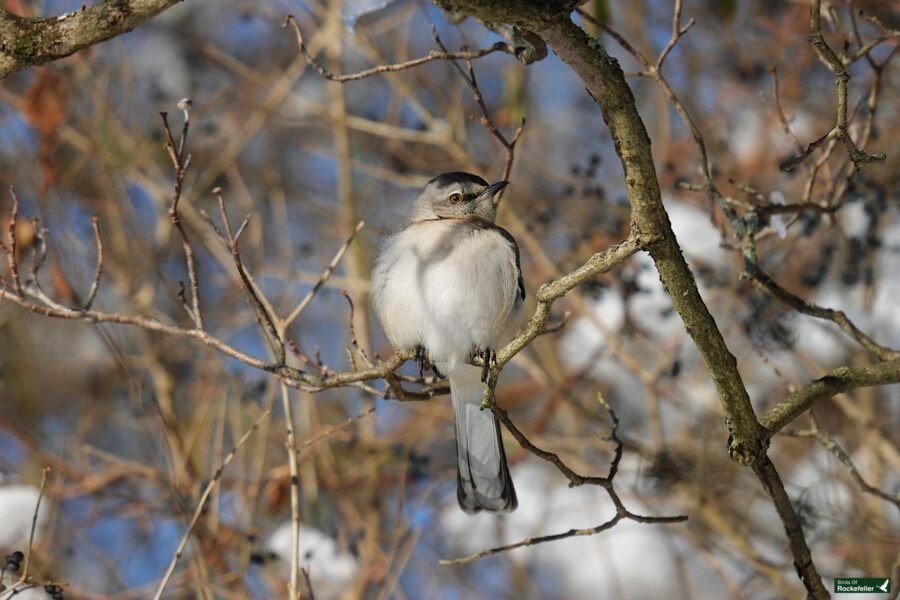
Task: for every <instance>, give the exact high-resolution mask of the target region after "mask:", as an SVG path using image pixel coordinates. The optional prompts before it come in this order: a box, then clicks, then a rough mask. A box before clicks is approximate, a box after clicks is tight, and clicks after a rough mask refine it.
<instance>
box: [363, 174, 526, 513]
mask: <svg viewBox="0 0 900 600" xmlns="http://www.w3.org/2000/svg"><path fill="white" fill-rule="evenodd" d="M508 183H509V182H508V181H498V182H497V183H492V184H488V183H487V181H485V180H484V179H482V178H481V177H479V176H477V175H473V174H471V173H463V172H451V173H444V174H441V175H438V176H437V177H435V178H434V179H432V180H430V181H429V182H428V184H427V185H426V186H425V188H424V190H423V191H422V193H421V194H420V195H419V196H418V198H417V199H416V200H415V202H414V203H413V205H412V209H411V210H410V212H409V221H408V223H407V224H406V226H405V227H404V228H403V229H402V230H401V231H399V232H398V233H396V234H394V235H393V236H391V237H389V238H388V239H387V240H386V241H385V243H384V246H383V247H382V250H381V252H380V254H379V255H378V258H377V259H376V261H375V265H374V268H373V271H372V303H373V306H374V309H375V312H376V314H377V316H378V318H379V320H380V321H381V325H382V328H383V329H384V332H385V334H386V335H387V337H388V339H389V341H390V342H391V343H392V344H393V345H394V347H395V348H396V349H398V350H416V352H417V355H418V356H419V357H422V356H425V357H427V361H428V362H429V363H430V364H432V365H433V366H434V368H435V372H436V374H438V375H446V377H447V378H448V379H449V382H450V395H451V399H452V403H453V412H454V429H455V432H456V446H457V467H458V468H457V494H456V496H457V500H458V501H459V505H460V507H461V508H462V509H463V510H464V511H465V512H467V513H470V514H474V513H477V512H480V511H482V510H484V511H488V512H510V511H513V510H515V508H516V507H517V506H518V500H517V499H516V491H515V487H514V486H513V482H512V479H511V478H510V475H509V468H508V466H507V462H506V453H505V451H504V449H503V439H502V437H501V434H500V423H499V421H498V420H497V417H496V415H495V414H494V413H493V412H492V411H491V410H489V409H482V406H481V399H482V395H483V393H484V389H485V381H486V376H487V373H488V366H489V364H490V362H491V361H492V360H496V351H495V349H496V348H498V347H500V346H501V344H505V343H507V342H508V341H509V340H511V339H512V338H513V337H514V335H515V333H516V332H517V330H518V326H519V322H520V314H521V309H522V304H523V302H524V300H525V284H524V281H523V278H522V268H521V263H520V258H519V246H518V244H517V243H516V240H515V238H513V236H512V235H511V234H510V233H509V232H508V231H506V230H505V229H503V228H502V227H500V226H498V225H496V224H495V223H494V220H495V218H496V203H495V202H494V198H495V196H496V195H497V193H498V192H499V191H500V190H502V189H503V188H505V187H506V186H507V184H508ZM474 356H480V357H481V359H482V361H483V363H482V364H483V367H482V368H479V367H477V366H474V365H473V364H471V361H472V358H473V357H474ZM420 364H422V363H420Z"/></svg>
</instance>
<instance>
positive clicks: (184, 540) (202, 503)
mask: <svg viewBox="0 0 900 600" xmlns="http://www.w3.org/2000/svg"><path fill="white" fill-rule="evenodd" d="M271 412H272V411H271V410H267V411H265V412H264V413H263V414H262V415H260V417H259V418H258V419H257V420H256V422H255V423H254V424H253V426H251V427H250V429H248V430H247V431H246V432H245V433H244V435H242V436H241V439H239V440H238V442H237V444H235V445H234V447H233V448H232V449H231V451H230V452H229V453H228V454H227V455H226V456H225V458H224V460H223V461H222V464H221V465H219V467H218V468H217V469H216V471H215V473H213V476H212V478H211V479H210V480H209V483H207V484H206V487H205V488H204V489H203V493H202V494H200V499H199V500H198V501H197V507H196V508H195V509H194V515H193V517H191V520H190V522H189V523H188V527H187V530H186V531H185V532H184V535H183V536H182V537H181V542H179V544H178V548H177V549H176V550H175V554H174V555H172V561H171V562H170V563H169V568H168V569H166V574H165V575H164V576H163V578H162V581H160V583H159V587H158V588H157V590H156V594H155V595H154V596H153V598H154V600H159V599H160V598H162V594H163V591H165V589H166V585H168V583H169V579H171V577H172V574H173V573H174V572H175V566H176V565H177V564H178V561H179V560H180V559H181V556H182V555H183V554H184V549H185V548H186V547H187V544H188V540H190V537H191V532H192V531H193V530H194V526H195V525H196V524H197V521H198V520H199V519H200V516H201V515H202V514H203V512H204V508H205V507H206V502H207V500H208V499H209V496H210V494H211V493H212V491H213V490H214V489H215V487H216V485H218V483H219V480H220V479H221V478H222V473H223V472H224V471H225V467H227V466H228V465H229V464H230V463H231V461H232V460H233V459H234V457H235V456H236V455H237V452H238V450H240V449H241V446H243V445H244V442H246V441H247V440H248V439H250V436H251V435H253V432H255V431H256V430H257V428H259V426H260V424H262V422H263V421H264V420H265V419H266V418H267V417H268V416H269V414H271Z"/></svg>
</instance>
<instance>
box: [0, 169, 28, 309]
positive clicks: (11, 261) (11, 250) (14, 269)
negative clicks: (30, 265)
mask: <svg viewBox="0 0 900 600" xmlns="http://www.w3.org/2000/svg"><path fill="white" fill-rule="evenodd" d="M9 193H10V195H11V196H12V209H11V210H10V215H9V229H8V230H7V235H8V238H9V246H8V247H7V246H6V245H3V246H2V247H0V249H2V250H3V252H4V253H5V254H6V262H7V264H8V265H9V278H10V279H12V285H13V289H14V290H15V292H16V295H17V296H18V297H19V298H24V297H25V294H24V292H23V291H22V282H21V281H20V280H19V261H18V258H17V257H16V252H17V248H16V226H17V224H18V220H19V197H18V196H17V195H16V189H15V188H14V187H12V186H9Z"/></svg>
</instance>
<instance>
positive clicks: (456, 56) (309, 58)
mask: <svg viewBox="0 0 900 600" xmlns="http://www.w3.org/2000/svg"><path fill="white" fill-rule="evenodd" d="M288 25H291V26H292V27H293V28H294V31H295V32H296V34H297V45H298V46H299V48H300V52H301V53H302V54H303V58H305V59H306V62H307V63H309V65H310V66H311V67H312V68H314V69H315V70H316V71H318V72H319V74H320V75H321V76H322V77H324V78H325V79H328V80H329V81H336V82H338V83H345V82H347V81H357V80H359V79H364V78H366V77H370V76H372V75H377V74H378V73H389V72H394V71H403V70H405V69H411V68H413V67H417V66H419V65H421V64H424V63H427V62H431V61H433V60H471V59H475V58H481V57H482V56H487V55H488V54H493V53H494V52H505V53H507V54H514V52H513V49H512V48H511V47H510V45H509V44H506V43H504V42H497V43H496V44H494V45H493V46H491V47H490V48H484V49H483V50H474V51H471V52H468V51H467V52H436V51H434V50H431V51H430V52H429V53H428V54H427V55H425V56H423V57H421V58H416V59H413V60H408V61H406V62H402V63H397V64H392V65H378V66H377V67H372V68H370V69H365V70H364V71H360V72H358V73H350V74H346V75H336V74H334V73H332V72H331V71H329V70H328V69H326V68H325V67H323V66H322V65H321V64H319V62H318V61H316V59H315V58H314V57H313V55H312V54H310V52H309V50H307V49H306V45H305V44H304V43H303V34H302V33H301V32H300V25H299V24H298V23H297V20H296V19H295V18H294V16H293V15H288V16H287V17H285V19H284V23H282V27H287V26H288Z"/></svg>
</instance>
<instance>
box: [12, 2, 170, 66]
mask: <svg viewBox="0 0 900 600" xmlns="http://www.w3.org/2000/svg"><path fill="white" fill-rule="evenodd" d="M178 2H181V0H105V1H104V2H101V3H100V4H97V5H95V6H91V7H84V6H83V7H82V8H81V10H78V11H75V12H70V13H65V14H63V15H60V16H58V17H20V16H18V15H14V14H12V13H11V12H9V11H8V10H6V9H3V8H0V79H2V78H4V77H6V76H7V75H10V74H11V73H15V72H16V71H21V70H22V69H26V68H28V67H33V66H36V65H42V64H45V63H48V62H50V61H54V60H57V59H59V58H63V57H66V56H69V55H71V54H74V53H75V52H78V51H79V50H81V49H83V48H87V47H88V46H93V45H94V44H98V43H100V42H104V41H106V40H108V39H111V38H114V37H116V36H117V35H121V34H123V33H126V32H128V31H131V30H132V29H134V28H135V27H137V26H138V25H140V24H141V23H143V22H144V21H148V20H150V19H152V18H153V17H155V16H156V15H158V14H159V13H161V12H163V11H164V10H166V9H167V8H169V7H170V6H172V5H174V4H177V3H178Z"/></svg>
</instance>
